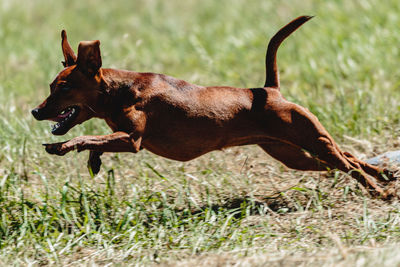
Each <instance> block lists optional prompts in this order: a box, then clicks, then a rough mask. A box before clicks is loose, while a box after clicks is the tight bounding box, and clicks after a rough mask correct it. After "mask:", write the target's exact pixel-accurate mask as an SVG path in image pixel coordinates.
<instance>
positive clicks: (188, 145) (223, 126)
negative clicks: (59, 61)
mask: <svg viewBox="0 0 400 267" xmlns="http://www.w3.org/2000/svg"><path fill="white" fill-rule="evenodd" d="M310 18H311V17H307V16H302V17H298V18H297V19H295V20H293V21H292V22H290V23H289V24H287V25H286V26H285V27H283V28H282V29H281V30H280V31H279V32H278V33H277V34H276V35H275V36H274V37H273V38H272V39H271V41H270V43H269V45H268V50H267V56H266V74H267V78H266V82H265V85H264V87H263V88H250V89H242V88H234V87H227V86H216V87H203V86H198V85H193V84H190V83H188V82H185V81H182V80H178V79H175V78H172V77H168V76H166V75H162V74H155V73H138V72H132V71H126V70H116V69H103V68H101V65H102V63H101V56H100V48H99V46H100V42H99V41H84V42H80V44H79V48H78V56H76V55H75V53H74V52H73V50H72V49H71V47H70V45H69V43H68V41H67V36H66V33H65V31H62V33H61V36H62V50H63V54H64V58H65V61H64V62H63V64H64V67H65V68H64V69H63V70H62V71H61V72H60V73H59V74H58V75H57V77H56V78H55V80H54V81H53V82H52V83H51V85H50V91H51V94H50V96H49V97H48V98H47V99H46V100H45V101H44V102H43V103H42V104H40V105H39V106H38V107H37V108H35V109H34V110H32V114H33V116H34V117H35V118H36V119H37V120H53V121H56V122H57V124H56V125H54V126H53V130H52V133H53V134H55V135H63V134H65V133H67V132H68V130H70V129H71V128H72V127H74V126H75V125H77V124H80V123H82V122H84V121H86V120H88V119H90V118H93V117H97V118H102V119H104V120H105V121H106V123H107V124H108V126H109V127H110V128H111V129H112V131H113V133H112V134H110V135H103V136H80V137H76V138H73V139H72V140H69V141H66V142H62V143H55V144H44V145H45V147H46V151H47V152H48V153H50V154H56V155H60V156H61V155H64V154H66V153H68V152H70V151H72V150H75V149H76V150H77V151H78V152H79V151H83V150H90V156H89V162H88V164H89V168H90V169H91V170H92V171H93V173H97V172H98V171H99V168H100V165H101V160H100V156H101V154H102V153H103V152H133V153H136V152H138V151H139V150H140V149H142V148H145V149H147V150H150V151H151V152H153V153H155V154H157V155H160V156H163V157H166V158H169V159H174V160H180V161H187V160H191V159H194V158H196V157H199V156H201V155H203V154H205V153H207V152H210V151H213V150H217V149H223V148H226V147H230V146H239V145H249V144H258V145H259V146H260V147H261V148H262V149H263V150H264V151H265V152H267V153H268V154H269V155H271V156H272V157H274V158H275V159H277V160H279V161H281V162H282V163H283V164H285V165H286V166H288V167H289V168H293V169H297V170H309V171H326V170H327V169H339V170H342V171H344V172H346V173H350V174H351V176H352V177H354V178H356V179H357V180H358V181H359V182H360V183H361V184H363V185H364V186H366V187H368V188H370V189H372V190H371V192H376V193H379V194H380V195H381V196H382V197H386V196H387V195H388V193H387V192H386V191H384V190H383V189H382V188H381V187H380V186H379V185H378V184H377V183H376V181H375V180H374V179H373V178H372V177H374V178H375V179H376V180H377V181H378V182H380V183H384V184H386V183H387V182H388V181H390V180H394V179H395V178H394V177H393V174H392V173H391V172H390V171H388V170H386V169H380V168H377V167H375V166H372V165H369V164H367V163H365V162H362V161H360V160H358V159H357V158H355V157H354V156H352V155H351V154H349V153H347V152H342V151H341V150H340V149H339V147H338V146H337V145H336V143H335V142H334V141H333V139H332V137H331V136H330V135H329V133H328V132H327V131H326V130H325V129H324V127H323V126H322V125H321V124H320V123H319V121H318V119H317V118H316V117H315V116H314V115H313V114H312V113H310V112H309V111H308V110H307V109H306V108H304V107H301V106H299V105H296V104H293V103H291V102H289V101H287V100H285V98H283V96H282V95H281V92H280V87H279V77H278V68H277V64H276V52H277V50H278V47H279V45H280V44H281V42H282V41H283V40H284V39H285V38H286V37H288V36H289V35H290V34H291V33H292V32H294V31H295V30H296V29H297V28H298V27H300V26H301V25H302V24H303V23H305V22H306V21H308V20H309V19H310Z"/></svg>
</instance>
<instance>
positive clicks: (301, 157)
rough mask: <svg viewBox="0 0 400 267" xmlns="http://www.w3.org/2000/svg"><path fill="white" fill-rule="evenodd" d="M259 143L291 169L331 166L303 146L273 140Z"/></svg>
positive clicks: (317, 169) (323, 169)
mask: <svg viewBox="0 0 400 267" xmlns="http://www.w3.org/2000/svg"><path fill="white" fill-rule="evenodd" d="M258 145H259V146H260V147H261V148H262V149H263V150H264V151H265V152H267V153H268V154H269V155H270V156H271V157H273V158H275V159H277V160H279V161H280V162H282V163H283V164H284V165H285V166H287V167H289V168H291V169H296V170H302V171H326V170H328V168H329V167H328V166H327V165H325V164H323V163H322V162H321V161H319V160H318V159H317V158H315V157H313V156H312V155H311V154H310V153H308V152H307V151H305V150H303V149H302V148H301V147H297V146H294V145H291V144H287V143H283V142H280V141H273V140H271V141H269V142H266V143H262V144H258Z"/></svg>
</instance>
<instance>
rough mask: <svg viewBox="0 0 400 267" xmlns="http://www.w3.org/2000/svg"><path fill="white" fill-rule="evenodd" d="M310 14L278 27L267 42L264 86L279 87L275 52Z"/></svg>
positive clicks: (309, 17)
mask: <svg viewBox="0 0 400 267" xmlns="http://www.w3.org/2000/svg"><path fill="white" fill-rule="evenodd" d="M311 18H313V17H312V16H301V17H298V18H296V19H294V20H292V21H291V22H289V23H288V24H287V25H286V26H284V27H283V28H282V29H280V30H279V31H278V32H277V33H276V34H275V35H274V37H272V38H271V40H270V41H269V44H268V49H267V56H266V58H265V66H266V72H267V77H266V80H265V85H264V87H276V88H277V89H279V86H280V85H279V71H278V66H277V64H276V52H277V51H278V48H279V46H280V44H281V43H282V42H283V40H285V39H286V38H287V37H288V36H289V35H290V34H291V33H292V32H294V31H295V30H297V29H298V28H299V27H300V26H301V25H303V23H305V22H307V21H308V20H309V19H311Z"/></svg>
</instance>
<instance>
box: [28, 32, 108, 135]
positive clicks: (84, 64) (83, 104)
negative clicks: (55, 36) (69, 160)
mask: <svg viewBox="0 0 400 267" xmlns="http://www.w3.org/2000/svg"><path fill="white" fill-rule="evenodd" d="M61 38H62V42H61V47H62V51H63V54H64V60H65V61H63V62H62V63H63V65H64V67H65V68H64V69H63V70H62V71H61V72H60V73H59V74H58V75H57V77H56V78H55V79H54V81H53V82H52V83H51V84H50V95H49V96H48V97H47V98H46V100H45V101H43V103H42V104H40V105H39V106H38V107H36V108H35V109H33V110H32V115H33V116H34V117H35V119H37V120H52V121H55V122H57V123H56V124H55V125H54V126H53V129H52V134H54V135H63V134H65V133H67V132H68V131H69V130H70V129H71V128H72V127H74V126H75V125H77V124H80V123H82V122H84V121H86V120H88V119H90V118H92V117H95V116H98V114H97V113H98V110H99V108H100V107H99V105H100V103H99V99H100V97H101V95H103V94H104V89H103V88H104V85H105V81H104V78H103V75H102V70H101V55H100V42H99V41H98V40H97V41H82V42H80V43H79V47H78V56H76V55H75V53H74V51H73V50H72V48H71V46H70V45H69V43H68V40H67V34H66V32H65V31H64V30H63V31H62V32H61Z"/></svg>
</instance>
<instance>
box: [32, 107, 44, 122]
mask: <svg viewBox="0 0 400 267" xmlns="http://www.w3.org/2000/svg"><path fill="white" fill-rule="evenodd" d="M31 113H32V115H33V117H34V118H35V119H37V120H38V121H41V120H43V116H42V115H41V112H40V109H38V108H35V109H32V111H31Z"/></svg>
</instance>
